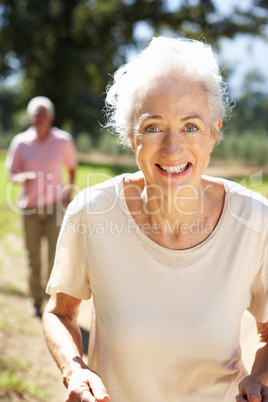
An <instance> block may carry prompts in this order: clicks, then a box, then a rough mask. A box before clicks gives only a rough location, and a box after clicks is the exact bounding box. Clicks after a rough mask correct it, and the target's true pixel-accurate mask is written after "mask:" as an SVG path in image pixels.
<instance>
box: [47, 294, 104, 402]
mask: <svg viewBox="0 0 268 402" xmlns="http://www.w3.org/2000/svg"><path fill="white" fill-rule="evenodd" d="M80 303H81V300H79V299H76V298H74V297H72V296H69V295H66V294H64V293H57V294H56V295H55V296H52V297H51V298H50V300H49V302H48V304H47V307H46V309H45V312H44V314H43V328H44V334H45V339H46V343H47V346H48V349H49V351H50V353H51V355H52V356H53V358H54V360H55V361H56V363H57V365H58V367H59V368H60V370H61V372H62V375H63V383H64V385H65V386H66V388H68V392H67V397H66V400H65V401H66V402H71V401H77V400H78V398H79V400H81V401H83V402H94V401H97V402H108V401H109V400H110V398H109V396H108V393H107V391H106V389H105V387H104V385H103V383H102V381H101V379H100V377H99V376H98V375H97V374H96V373H94V372H93V371H91V370H90V369H89V368H88V366H87V365H86V364H85V363H84V362H83V360H82V336H81V332H80V329H79V326H78V323H77V317H78V313H79V306H80Z"/></svg>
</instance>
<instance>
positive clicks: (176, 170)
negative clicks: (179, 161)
mask: <svg viewBox="0 0 268 402" xmlns="http://www.w3.org/2000/svg"><path fill="white" fill-rule="evenodd" d="M159 166H160V168H161V169H162V170H164V171H165V172H168V173H181V172H184V170H185V169H186V168H187V166H188V163H185V164H184V165H178V166H162V165H159Z"/></svg>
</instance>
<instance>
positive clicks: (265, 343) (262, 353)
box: [236, 322, 268, 402]
mask: <svg viewBox="0 0 268 402" xmlns="http://www.w3.org/2000/svg"><path fill="white" fill-rule="evenodd" d="M256 324H257V330H258V337H259V347H258V350H257V352H256V356H255V361H254V364H253V366H252V371H251V374H250V375H249V376H247V377H246V378H244V380H243V381H242V382H241V383H240V384H239V395H238V396H237V398H236V399H237V402H244V401H250V402H268V322H266V323H260V322H256Z"/></svg>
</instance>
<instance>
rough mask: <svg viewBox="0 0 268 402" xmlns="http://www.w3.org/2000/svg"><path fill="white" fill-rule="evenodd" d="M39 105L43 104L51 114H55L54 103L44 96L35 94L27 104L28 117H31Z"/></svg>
mask: <svg viewBox="0 0 268 402" xmlns="http://www.w3.org/2000/svg"><path fill="white" fill-rule="evenodd" d="M40 106H43V107H44V108H45V109H46V110H47V111H48V112H49V114H51V115H53V116H54V115H55V107H54V104H53V103H52V102H51V100H50V99H48V98H47V97H46V96H36V97H35V98H33V99H31V100H30V102H29V103H28V106H27V113H28V116H29V117H32V116H33V115H34V114H35V112H36V109H37V108H38V107H40Z"/></svg>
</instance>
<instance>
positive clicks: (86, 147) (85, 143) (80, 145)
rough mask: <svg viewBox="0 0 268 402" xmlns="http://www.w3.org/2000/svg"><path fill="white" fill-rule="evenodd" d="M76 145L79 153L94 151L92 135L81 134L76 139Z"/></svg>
mask: <svg viewBox="0 0 268 402" xmlns="http://www.w3.org/2000/svg"><path fill="white" fill-rule="evenodd" d="M75 144H76V148H77V151H78V152H82V153H88V152H89V151H90V150H91V149H92V140H91V138H90V135H89V134H88V133H85V132H81V133H79V134H78V136H77V137H76V139H75Z"/></svg>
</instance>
